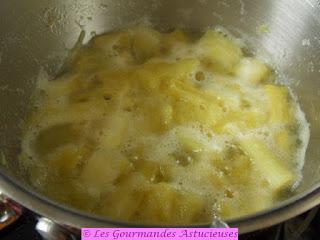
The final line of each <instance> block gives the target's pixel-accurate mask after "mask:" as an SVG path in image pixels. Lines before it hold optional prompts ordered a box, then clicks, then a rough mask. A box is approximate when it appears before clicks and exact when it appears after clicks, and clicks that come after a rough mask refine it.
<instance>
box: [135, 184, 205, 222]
mask: <svg viewBox="0 0 320 240" xmlns="http://www.w3.org/2000/svg"><path fill="white" fill-rule="evenodd" d="M203 206H204V205H203V200H202V199H201V198H200V196H197V195H196V194H192V193H187V192H185V193H184V192H180V191H179V190H176V189H174V188H173V187H172V186H170V185H169V184H167V183H158V184H156V185H153V186H152V189H151V190H150V192H149V193H148V197H147V199H146V201H145V204H144V206H143V209H142V211H141V214H142V216H143V217H144V218H145V219H150V222H151V223H152V222H162V223H167V224H168V223H176V224H179V223H180V224H182V223H191V222H193V221H195V220H196V219H197V217H198V216H199V213H201V210H202V209H203Z"/></svg>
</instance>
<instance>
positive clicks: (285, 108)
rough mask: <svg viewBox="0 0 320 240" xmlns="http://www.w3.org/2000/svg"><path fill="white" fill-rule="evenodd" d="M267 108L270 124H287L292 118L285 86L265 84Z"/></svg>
mask: <svg viewBox="0 0 320 240" xmlns="http://www.w3.org/2000/svg"><path fill="white" fill-rule="evenodd" d="M264 92H265V94H266V97H267V99H266V103H267V110H268V113H269V121H270V123H272V124H283V125H284V124H288V123H291V122H292V121H293V119H294V116H293V113H292V107H291V104H290V102H289V101H290V96H289V91H288V88H287V87H282V86H275V85H265V86H264Z"/></svg>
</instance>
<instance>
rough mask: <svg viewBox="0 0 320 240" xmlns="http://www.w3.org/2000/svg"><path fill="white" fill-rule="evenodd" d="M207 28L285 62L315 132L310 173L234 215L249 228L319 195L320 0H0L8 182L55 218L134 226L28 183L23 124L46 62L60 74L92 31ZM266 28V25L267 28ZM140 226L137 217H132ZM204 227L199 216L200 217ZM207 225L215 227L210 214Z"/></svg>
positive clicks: (3, 170) (19, 197) (14, 192)
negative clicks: (290, 190) (268, 201)
mask: <svg viewBox="0 0 320 240" xmlns="http://www.w3.org/2000/svg"><path fill="white" fill-rule="evenodd" d="M143 23H148V24H152V25H153V26H155V27H156V28H158V29H161V30H169V29H172V28H175V27H180V28H184V29H187V30H190V31H203V30H205V29H207V28H209V27H215V26H223V27H225V28H226V29H228V30H229V31H230V32H231V33H232V34H234V35H235V36H237V37H241V38H242V39H244V41H245V42H246V43H247V45H248V46H250V48H251V49H253V51H255V53H256V54H257V55H261V56H262V57H265V58H267V59H270V61H271V62H272V63H273V64H274V65H275V66H277V68H278V69H280V70H281V74H283V75H285V78H286V79H287V82H288V84H289V86H290V87H291V88H292V89H293V90H294V91H295V92H296V93H297V96H298V99H299V102H300V104H301V107H302V109H303V111H304V112H305V114H306V118H307V119H308V122H309V124H310V132H311V137H310V141H309V146H308V149H307V153H306V157H305V165H304V169H303V179H302V182H301V184H300V185H299V187H298V188H297V189H296V191H295V193H294V195H293V196H292V197H291V198H289V199H287V200H285V201H283V202H281V203H279V204H277V205H275V206H274V207H273V208H271V209H266V210H264V211H261V212H258V213H255V214H253V215H250V216H244V217H241V218H238V219H231V220H229V221H227V222H226V223H227V224H228V225H229V226H234V227H239V229H240V232H241V233H245V232H250V231H254V230H257V229H263V228H266V227H268V226H271V225H273V224H277V223H279V222H281V221H284V220H286V219H289V218H291V217H294V216H296V215H298V214H300V213H303V212H304V211H307V210H308V209H311V208H313V207H314V206H316V205H317V204H319V203H320V148H319V146H320V104H319V103H320V101H319V99H320V77H319V76H320V31H319V29H320V3H319V1H317V0H266V1H260V0H239V1H238V0H217V1H209V0H130V1H126V0H90V1H89V0H27V1H19V0H2V1H1V3H0V153H1V155H0V159H1V165H0V190H1V192H2V193H3V194H5V196H7V197H9V198H11V199H13V200H15V201H16V202H18V203H20V204H21V205H23V206H24V207H26V208H29V209H31V210H32V211H33V212H35V213H37V214H39V215H40V216H43V217H45V218H47V219H50V220H51V221H53V222H54V223H57V224H60V225H64V226H69V227H74V228H80V227H84V226H85V227H111V226H120V227H123V226H129V225H128V223H123V222H119V221H113V220H112V219H108V218H104V217H99V216H94V215H90V214H88V213H84V212H81V211H79V210H76V209H73V208H70V207H66V206H64V205H61V204H59V203H57V202H54V201H52V200H50V199H48V198H46V197H45V196H43V195H41V194H39V193H37V192H36V191H34V189H33V188H32V186H29V185H28V183H27V181H26V179H25V175H24V173H23V171H22V170H21V168H20V167H19V162H18V155H19V153H20V137H21V123H22V122H23V119H25V116H26V113H27V112H28V109H29V108H30V103H31V102H30V101H31V100H30V96H31V95H32V91H33V89H34V87H35V82H36V79H37V76H38V74H39V72H40V71H45V72H47V73H48V74H49V75H50V76H54V75H55V74H58V72H59V69H60V68H61V65H62V63H63V59H64V58H65V57H66V56H67V54H68V51H69V50H70V49H71V48H72V47H73V46H74V44H75V43H76V42H77V39H78V37H79V34H80V33H81V32H82V31H84V32H85V38H84V42H87V41H89V40H90V38H92V37H93V36H94V35H97V34H101V33H104V32H108V31H112V30H114V29H118V28H123V27H127V26H130V25H134V24H143ZM262 30H263V31H262ZM131 226H134V223H132V224H131ZM197 226H199V225H197ZM201 226H202V227H206V226H207V227H209V226H212V223H205V224H203V225H201Z"/></svg>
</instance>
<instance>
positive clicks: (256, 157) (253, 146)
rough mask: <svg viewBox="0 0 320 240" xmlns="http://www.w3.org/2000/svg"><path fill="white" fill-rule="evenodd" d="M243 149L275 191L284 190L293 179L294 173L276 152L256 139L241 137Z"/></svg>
mask: <svg viewBox="0 0 320 240" xmlns="http://www.w3.org/2000/svg"><path fill="white" fill-rule="evenodd" d="M239 143H240V146H241V148H242V149H243V151H244V152H245V153H246V154H248V156H249V157H251V159H252V162H253V164H254V166H255V168H256V169H257V170H258V171H259V172H260V173H261V176H262V177H263V178H265V179H266V180H267V181H268V184H269V186H270V188H271V189H273V190H274V191H276V192H279V191H282V190H285V189H287V188H289V187H290V186H291V184H292V183H293V181H294V175H293V173H292V171H290V170H289V169H288V168H287V167H286V166H285V165H284V164H283V163H282V162H281V159H279V158H278V157H277V156H276V154H275V153H274V152H273V151H272V150H271V149H269V147H268V146H266V144H265V143H263V142H262V141H261V140H258V139H254V138H253V139H241V140H240V141H239Z"/></svg>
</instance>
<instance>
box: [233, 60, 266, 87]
mask: <svg viewBox="0 0 320 240" xmlns="http://www.w3.org/2000/svg"><path fill="white" fill-rule="evenodd" d="M235 74H236V76H237V77H239V78H240V79H241V80H242V81H245V82H247V83H252V84H257V83H259V82H262V81H264V80H265V79H267V78H268V76H269V74H270V69H269V68H268V67H267V66H266V65H265V64H264V63H263V62H261V61H260V60H258V59H255V58H250V57H246V58H242V59H241V61H240V63H239V64H238V65H237V67H236V69H235Z"/></svg>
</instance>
